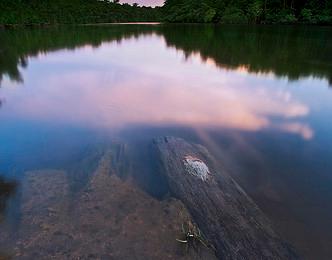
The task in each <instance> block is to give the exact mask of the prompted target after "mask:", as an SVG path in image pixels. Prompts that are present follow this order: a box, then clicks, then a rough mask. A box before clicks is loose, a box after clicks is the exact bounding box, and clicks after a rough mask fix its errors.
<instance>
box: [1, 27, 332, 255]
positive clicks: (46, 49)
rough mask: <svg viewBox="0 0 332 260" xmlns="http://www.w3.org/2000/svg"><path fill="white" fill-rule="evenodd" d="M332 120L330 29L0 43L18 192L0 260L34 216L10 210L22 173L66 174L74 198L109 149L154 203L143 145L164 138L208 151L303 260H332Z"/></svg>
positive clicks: (25, 35) (165, 30)
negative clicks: (24, 223) (48, 171)
mask: <svg viewBox="0 0 332 260" xmlns="http://www.w3.org/2000/svg"><path fill="white" fill-rule="evenodd" d="M331 118H332V28H329V27H299V26H298V27H288V26H282V27H277V26H252V27H250V26H213V25H155V24H153V25H144V24H140V25H132V24H128V25H103V26H82V27H57V28H44V29H24V30H23V29H17V30H3V31H0V172H1V176H2V177H3V178H4V179H10V180H15V181H16V183H17V184H18V187H17V189H16V192H13V196H11V197H10V198H7V201H6V207H3V208H5V210H3V212H2V215H3V217H4V218H3V223H2V227H1V228H3V229H4V230H6V234H7V237H8V238H7V237H6V239H3V240H4V241H1V239H0V241H1V242H2V245H3V246H2V247H1V244H0V249H2V251H8V252H9V253H8V254H10V252H11V251H12V250H13V249H12V248H11V247H15V246H14V245H15V243H16V242H15V241H16V240H17V237H18V236H20V229H21V228H22V225H20V224H19V223H20V222H21V219H24V217H25V216H24V214H34V213H33V211H31V212H30V211H28V210H27V211H24V210H22V208H21V206H20V205H21V204H22V202H21V200H22V193H21V192H20V186H21V185H20V184H21V183H22V182H24V178H25V176H26V172H29V171H30V172H31V171H36V170H42V169H53V170H54V169H55V170H63V171H66V172H70V176H72V177H71V178H70V187H71V188H70V189H71V190H73V191H75V190H79V189H80V187H83V186H84V184H85V183H86V177H85V175H86V174H85V173H86V172H87V171H90V170H91V169H93V168H94V167H96V164H97V162H96V161H97V159H96V158H100V154H101V151H102V150H103V149H104V148H105V147H106V146H112V147H115V146H116V147H117V148H115V149H116V150H117V151H120V152H121V151H122V150H124V151H125V154H126V156H125V158H126V159H123V161H122V162H121V165H120V166H121V167H119V168H118V171H119V172H121V173H120V175H121V177H122V178H123V179H130V180H132V181H133V182H134V183H136V184H137V185H138V186H139V187H141V188H142V189H143V190H144V191H145V192H147V193H148V194H149V195H151V196H152V197H154V198H157V199H161V198H163V196H164V195H165V194H167V187H166V186H165V185H164V184H163V182H162V180H160V179H158V178H157V177H155V175H154V174H153V173H154V171H155V165H154V160H155V159H154V155H153V154H151V151H150V149H149V144H150V143H151V141H152V139H153V138H155V137H159V136H166V135H167V136H178V137H182V138H184V139H185V140H187V141H191V142H195V143H200V144H202V145H204V146H206V147H207V148H208V149H209V151H210V152H211V154H213V156H214V157H216V158H217V159H218V160H219V161H220V162H222V164H224V165H225V167H227V169H228V170H229V171H230V173H231V174H232V176H233V178H234V179H235V180H237V181H238V183H239V184H240V185H241V186H242V187H243V189H244V190H245V191H246V192H247V193H248V194H249V195H250V196H251V197H252V198H253V199H254V201H255V202H256V203H257V204H258V206H259V207H260V208H261V209H262V210H263V211H264V212H265V213H266V215H267V216H269V217H270V219H271V220H272V222H273V224H274V225H275V226H276V230H278V232H279V233H280V234H281V235H282V237H284V238H285V239H286V240H288V241H289V242H290V243H291V244H293V245H294V247H295V248H296V249H297V250H298V252H299V253H300V254H301V255H303V256H305V257H306V258H307V259H331V258H332V204H331V201H332V121H331ZM112 149H113V148H112ZM120 152H119V153H120ZM87 158H88V159H87ZM127 161H130V163H128V164H126V162H127ZM129 164H130V165H129ZM0 184H1V182H0ZM0 210H1V207H0ZM29 212H30V213H29ZM30 217H32V218H33V216H30ZM0 219H1V218H0ZM9 226H11V228H9ZM13 226H14V227H15V228H13ZM8 230H9V231H8ZM0 236H2V234H1V233H0ZM43 249H44V248H42V247H41V248H40V250H41V251H42V250H43ZM6 254H7V253H6Z"/></svg>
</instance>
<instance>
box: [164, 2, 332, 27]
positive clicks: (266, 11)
mask: <svg viewBox="0 0 332 260" xmlns="http://www.w3.org/2000/svg"><path fill="white" fill-rule="evenodd" d="M163 9H164V11H165V19H166V20H167V21H171V22H217V23H271V24H275V23H284V24H293V23H310V24H332V1H330V0H166V2H165V5H164V7H163Z"/></svg>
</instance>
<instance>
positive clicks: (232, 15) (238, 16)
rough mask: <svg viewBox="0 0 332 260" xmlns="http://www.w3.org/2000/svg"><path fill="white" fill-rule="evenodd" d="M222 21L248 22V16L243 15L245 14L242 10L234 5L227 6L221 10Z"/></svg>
mask: <svg viewBox="0 0 332 260" xmlns="http://www.w3.org/2000/svg"><path fill="white" fill-rule="evenodd" d="M221 22H222V23H229V24H231V23H236V24H241V23H248V18H247V17H246V16H245V14H244V13H243V12H242V10H241V9H239V8H236V7H233V6H231V7H227V8H226V9H225V11H224V12H223V15H222V17H221Z"/></svg>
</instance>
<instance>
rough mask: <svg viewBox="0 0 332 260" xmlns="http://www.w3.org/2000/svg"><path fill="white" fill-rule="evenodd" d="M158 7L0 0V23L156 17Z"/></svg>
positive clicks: (95, 0) (67, 0)
mask: <svg viewBox="0 0 332 260" xmlns="http://www.w3.org/2000/svg"><path fill="white" fill-rule="evenodd" d="M159 9H160V8H152V7H139V6H138V5H137V4H136V5H133V6H131V5H129V4H119V0H114V1H108V0H104V1H100V0H1V1H0V24H2V25H13V24H25V25H33V24H39V25H40V24H79V23H82V24H86V23H110V22H139V21H159V20H160V17H161V15H160V10H159Z"/></svg>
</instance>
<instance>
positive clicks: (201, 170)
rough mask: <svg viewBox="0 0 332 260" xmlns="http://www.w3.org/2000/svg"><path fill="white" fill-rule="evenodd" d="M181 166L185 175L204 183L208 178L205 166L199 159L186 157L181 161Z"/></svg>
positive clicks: (208, 173) (207, 169)
mask: <svg viewBox="0 0 332 260" xmlns="http://www.w3.org/2000/svg"><path fill="white" fill-rule="evenodd" d="M183 164H184V166H185V169H186V171H187V173H189V174H191V175H193V176H195V177H197V178H200V179H201V180H202V181H206V180H207V179H208V178H209V177H210V176H209V175H210V171H209V168H208V167H207V165H206V164H205V163H204V162H203V161H202V160H200V159H198V158H195V157H193V156H190V155H187V156H185V157H184V159H183Z"/></svg>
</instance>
